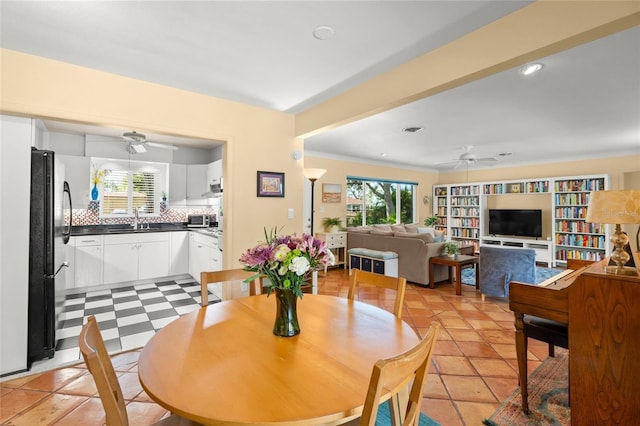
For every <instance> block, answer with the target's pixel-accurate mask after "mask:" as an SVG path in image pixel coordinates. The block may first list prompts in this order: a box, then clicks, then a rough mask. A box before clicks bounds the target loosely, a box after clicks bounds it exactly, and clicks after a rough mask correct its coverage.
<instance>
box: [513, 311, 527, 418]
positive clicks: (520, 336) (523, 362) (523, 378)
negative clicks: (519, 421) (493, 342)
mask: <svg viewBox="0 0 640 426" xmlns="http://www.w3.org/2000/svg"><path fill="white" fill-rule="evenodd" d="M514 314H515V317H516V322H515V326H516V355H517V357H518V381H519V382H520V395H521V396H522V411H523V412H524V413H525V414H529V399H528V395H529V393H528V391H527V338H526V336H525V334H524V322H523V318H524V314H522V313H520V312H514Z"/></svg>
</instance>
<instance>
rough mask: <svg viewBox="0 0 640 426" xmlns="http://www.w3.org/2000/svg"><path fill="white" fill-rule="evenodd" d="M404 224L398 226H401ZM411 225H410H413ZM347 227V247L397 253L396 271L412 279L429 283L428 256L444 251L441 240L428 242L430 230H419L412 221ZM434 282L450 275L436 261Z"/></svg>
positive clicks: (408, 279) (440, 253)
mask: <svg viewBox="0 0 640 426" xmlns="http://www.w3.org/2000/svg"><path fill="white" fill-rule="evenodd" d="M401 226H403V227H406V228H405V229H400V227H401ZM412 226H413V228H412ZM393 228H394V229H392V230H390V231H389V230H386V228H385V227H384V226H373V227H358V228H347V249H350V248H367V249H371V250H380V251H393V252H396V253H398V275H399V276H401V277H404V278H406V279H407V281H410V282H412V283H416V284H422V285H425V286H426V285H429V258H431V257H433V256H440V255H442V254H443V246H444V242H429V241H432V240H433V238H430V237H431V236H430V234H418V233H417V230H416V226H414V225H393ZM435 268H436V270H435V271H434V279H435V281H436V282H439V281H443V280H447V279H449V269H448V268H447V267H446V266H443V265H435Z"/></svg>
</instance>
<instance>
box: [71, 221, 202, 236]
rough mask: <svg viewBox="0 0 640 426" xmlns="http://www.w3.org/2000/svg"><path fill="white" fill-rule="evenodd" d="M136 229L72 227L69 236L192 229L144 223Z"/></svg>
mask: <svg viewBox="0 0 640 426" xmlns="http://www.w3.org/2000/svg"><path fill="white" fill-rule="evenodd" d="M138 227H139V228H137V229H134V228H133V227H132V226H131V225H130V224H127V225H120V224H118V225H86V226H72V227H71V235H72V236H78V235H109V234H145V233H149V232H172V231H187V230H191V229H193V228H187V224H186V223H183V222H175V223H144V224H139V225H138ZM140 227H142V228H140Z"/></svg>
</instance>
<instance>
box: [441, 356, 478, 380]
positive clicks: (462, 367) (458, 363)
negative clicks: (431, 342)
mask: <svg viewBox="0 0 640 426" xmlns="http://www.w3.org/2000/svg"><path fill="white" fill-rule="evenodd" d="M433 362H434V364H435V365H436V368H437V369H438V373H440V374H452V375H457V376H475V375H477V374H478V373H477V372H476V370H475V369H474V368H473V366H472V365H471V363H470V362H469V359H468V358H467V357H464V356H450V355H434V356H433Z"/></svg>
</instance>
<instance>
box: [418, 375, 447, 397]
mask: <svg viewBox="0 0 640 426" xmlns="http://www.w3.org/2000/svg"><path fill="white" fill-rule="evenodd" d="M422 395H423V396H424V397H426V398H437V399H447V400H448V399H449V393H448V392H447V388H445V387H444V383H442V380H441V379H440V375H439V374H437V373H429V375H428V376H427V382H426V384H425V386H424V389H423V392H422Z"/></svg>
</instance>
